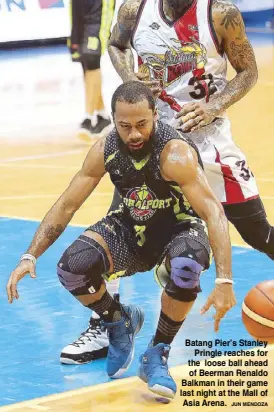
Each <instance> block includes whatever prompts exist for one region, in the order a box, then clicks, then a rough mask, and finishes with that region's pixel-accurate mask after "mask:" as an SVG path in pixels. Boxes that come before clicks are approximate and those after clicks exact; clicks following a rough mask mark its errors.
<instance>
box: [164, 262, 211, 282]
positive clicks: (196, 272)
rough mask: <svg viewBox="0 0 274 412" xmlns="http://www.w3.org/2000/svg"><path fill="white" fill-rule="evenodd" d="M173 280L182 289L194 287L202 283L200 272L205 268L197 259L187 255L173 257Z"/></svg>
mask: <svg viewBox="0 0 274 412" xmlns="http://www.w3.org/2000/svg"><path fill="white" fill-rule="evenodd" d="M170 265H171V280H173V282H174V283H175V285H176V286H178V287H179V288H182V289H193V288H195V287H198V286H199V284H200V273H201V272H202V270H203V269H204V268H203V266H201V265H200V264H199V263H197V262H196V261H195V260H193V259H190V258H187V257H176V258H173V259H171V261H170Z"/></svg>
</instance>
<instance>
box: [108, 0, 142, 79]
mask: <svg viewBox="0 0 274 412" xmlns="http://www.w3.org/2000/svg"><path fill="white" fill-rule="evenodd" d="M140 3H141V0H126V1H125V2H124V3H123V4H122V5H121V7H120V9H119V12H118V16H117V23H116V25H115V26H114V28H113V31H112V34H111V37H110V40H109V46H108V52H109V56H110V59H111V61H112V64H113V66H114V68H115V70H116V71H117V73H118V74H119V76H120V77H121V78H122V80H123V81H124V82H126V81H128V80H138V79H137V77H136V76H135V74H134V57H133V53H132V50H131V46H130V39H131V35H132V32H133V29H134V26H135V22H136V17H137V12H138V9H139V6H140Z"/></svg>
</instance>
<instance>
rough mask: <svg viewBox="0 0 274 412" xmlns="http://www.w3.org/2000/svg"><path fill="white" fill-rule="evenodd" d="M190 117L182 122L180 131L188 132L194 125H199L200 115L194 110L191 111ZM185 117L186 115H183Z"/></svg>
mask: <svg viewBox="0 0 274 412" xmlns="http://www.w3.org/2000/svg"><path fill="white" fill-rule="evenodd" d="M192 113H193V114H192V119H190V120H188V121H187V122H185V123H183V127H182V131H183V132H190V131H192V129H193V128H194V127H199V125H200V121H201V120H202V117H200V116H196V115H195V113H194V112H192ZM185 117H186V116H185Z"/></svg>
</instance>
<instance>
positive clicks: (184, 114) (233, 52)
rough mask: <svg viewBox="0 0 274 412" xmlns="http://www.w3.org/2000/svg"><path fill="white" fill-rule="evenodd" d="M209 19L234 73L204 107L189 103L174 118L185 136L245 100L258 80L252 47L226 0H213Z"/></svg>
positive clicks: (238, 18)
mask: <svg viewBox="0 0 274 412" xmlns="http://www.w3.org/2000/svg"><path fill="white" fill-rule="evenodd" d="M212 17H213V25H214V28H215V32H216V35H217V38H218V41H219V45H220V48H221V49H222V51H223V52H224V53H225V54H226V55H227V57H228V60H229V62H230V63H231V65H232V67H233V68H234V69H235V71H236V76H235V77H234V78H233V79H232V80H230V81H229V82H228V83H227V85H226V87H225V88H224V90H223V91H222V92H221V93H216V94H215V95H212V96H211V97H210V100H209V102H208V103H207V104H205V103H203V102H199V103H189V104H186V105H185V106H183V108H182V110H181V112H180V113H178V115H177V116H176V117H177V118H180V119H179V124H183V127H182V130H183V131H184V132H190V131H191V132H192V131H195V130H198V129H200V128H201V127H203V126H206V125H207V124H210V123H211V122H212V121H213V120H214V119H215V118H216V117H217V116H219V115H220V114H221V113H222V112H223V111H224V110H226V109H227V108H228V107H230V106H231V105H232V104H234V103H236V102H237V101H238V100H240V99H241V98H242V97H244V96H245V95H246V94H247V93H248V91H249V90H250V89H251V88H252V87H253V86H254V85H255V83H256V81H257V78H258V71H257V65H256V60H255V56H254V52H253V49H252V46H251V44H250V42H249V40H248V38H247V36H246V33H245V26H244V22H243V19H242V15H241V13H240V11H239V10H238V9H237V7H236V6H235V5H234V4H232V3H231V2H230V1H227V0H214V2H213V6H212Z"/></svg>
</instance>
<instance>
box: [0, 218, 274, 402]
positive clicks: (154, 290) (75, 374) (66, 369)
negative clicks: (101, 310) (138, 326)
mask: <svg viewBox="0 0 274 412" xmlns="http://www.w3.org/2000/svg"><path fill="white" fill-rule="evenodd" d="M37 226H38V223H36V222H31V221H24V220H14V219H7V218H0V255H1V259H0V268H1V278H0V279H1V292H2V293H1V296H2V298H1V300H0V334H1V339H0V353H1V368H0V388H1V391H0V405H6V404H10V403H15V402H19V401H23V400H28V399H32V398H36V397H40V396H45V395H49V394H54V393H58V392H62V391H66V390H71V389H76V388H79V387H83V386H89V385H95V384H98V383H102V382H106V381H108V377H107V374H106V372H105V360H100V361H96V362H94V363H92V364H89V365H82V366H77V365H76V366H62V365H61V364H60V363H59V353H60V350H61V349H62V347H63V346H64V345H66V344H68V343H69V342H71V341H73V340H74V339H75V338H77V337H78V335H79V333H80V332H81V331H82V330H83V329H85V328H86V326H87V322H88V319H89V316H90V312H89V310H87V309H85V308H83V307H82V306H81V305H80V304H79V303H78V302H77V301H76V300H75V299H74V298H73V297H72V296H71V295H70V294H69V293H68V292H66V291H65V290H64V289H63V288H62V287H61V285H60V284H59V281H58V279H57V276H56V270H55V266H56V263H57V261H58V259H59V257H60V255H61V253H62V252H63V250H64V249H65V248H66V247H67V246H68V245H69V244H70V243H71V242H72V241H73V240H74V239H75V238H76V237H77V236H78V235H79V234H80V233H81V232H82V230H83V229H81V228H76V227H68V228H67V230H66V231H65V233H64V234H63V235H62V236H61V238H60V239H59V240H58V241H57V242H56V244H54V245H53V246H52V247H51V248H50V249H49V251H47V252H46V253H45V255H44V256H42V257H41V258H40V259H39V261H38V265H37V275H38V277H37V279H34V280H33V279H30V278H29V277H26V278H25V279H24V280H22V281H21V283H20V285H19V293H20V299H19V300H18V301H16V302H15V303H14V304H13V305H11V306H10V305H9V304H8V302H7V300H6V295H5V284H6V281H7V279H8V276H9V273H10V271H11V270H12V269H13V268H14V266H15V264H16V263H17V262H18V258H19V256H20V255H21V254H22V253H23V252H25V250H26V248H27V247H28V245H29V243H30V241H31V238H32V236H33V233H34V231H35V229H36V228H37ZM233 269H234V279H235V282H236V284H235V290H236V294H237V300H238V303H237V307H235V308H234V309H233V310H231V311H230V313H229V314H228V315H227V317H226V319H225V320H223V322H222V324H221V329H220V332H219V333H218V334H217V335H215V334H214V332H213V320H212V314H213V310H211V311H210V313H208V314H207V315H204V316H201V315H200V314H199V310H200V308H201V306H202V305H203V303H204V301H205V299H206V297H207V295H208V294H209V293H210V291H211V289H212V288H213V285H214V283H213V282H214V276H215V272H214V267H212V268H211V269H210V270H209V271H208V272H207V273H205V274H204V275H203V276H202V288H203V292H202V293H201V294H200V295H199V298H198V299H197V302H196V304H195V306H194V309H193V310H192V313H191V315H190V316H189V317H188V319H187V321H186V322H185V325H184V328H183V329H182V330H181V332H180V334H179V335H178V336H177V338H176V340H175V341H174V345H173V349H172V352H171V359H170V365H171V366H174V365H179V364H184V363H186V362H187V360H188V359H190V358H193V356H192V355H193V348H191V349H190V348H185V347H184V340H185V339H186V338H189V339H193V340H194V339H200V340H204V339H209V340H211V339H214V338H222V339H227V340H229V339H231V338H233V339H239V338H246V339H250V338H249V336H248V334H247V332H245V330H244V327H243V325H242V322H241V302H242V300H243V298H244V296H245V294H246V293H247V291H248V290H249V289H250V288H251V287H253V286H254V285H255V284H257V283H258V282H259V281H261V280H265V279H272V278H273V262H271V260H270V259H268V258H267V257H265V256H263V255H262V254H260V253H258V252H256V251H253V250H251V249H245V248H239V247H235V248H233ZM160 294H161V291H160V289H159V287H158V285H157V284H156V283H155V282H154V280H153V276H152V273H151V272H149V273H144V274H140V275H136V276H133V277H131V278H127V279H124V280H123V281H122V282H121V300H122V301H123V302H124V303H128V302H132V303H139V304H140V305H141V306H142V307H143V308H144V310H145V313H146V319H145V325H144V327H143V329H142V331H141V332H140V334H139V335H138V337H137V341H136V353H135V361H134V363H133V364H132V366H131V368H130V370H129V372H128V373H127V375H126V376H130V375H135V374H136V371H137V367H138V357H139V354H140V353H141V352H142V351H143V350H144V349H145V347H146V346H147V344H148V342H149V340H150V338H151V335H152V333H153V331H154V330H155V328H156V324H157V318H158V314H159V309H160ZM224 349H225V348H224Z"/></svg>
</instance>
